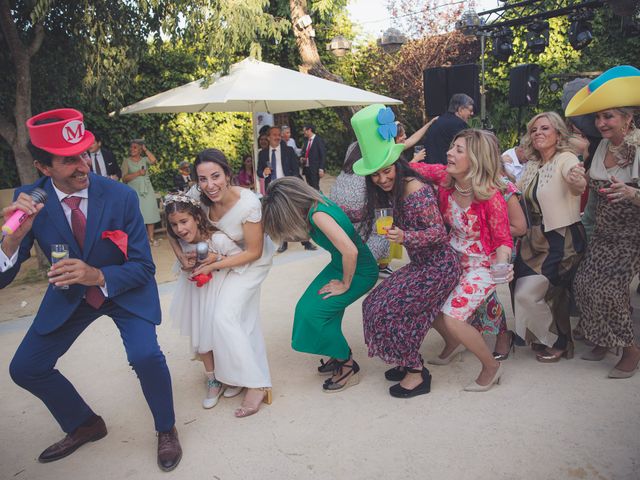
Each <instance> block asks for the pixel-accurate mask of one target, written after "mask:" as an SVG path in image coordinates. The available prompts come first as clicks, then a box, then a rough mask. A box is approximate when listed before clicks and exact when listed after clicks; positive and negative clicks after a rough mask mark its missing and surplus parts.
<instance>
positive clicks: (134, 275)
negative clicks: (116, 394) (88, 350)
mask: <svg viewBox="0 0 640 480" xmlns="http://www.w3.org/2000/svg"><path fill="white" fill-rule="evenodd" d="M27 127H28V128H29V135H30V137H31V141H30V142H29V144H28V147H29V151H30V152H31V155H32V157H33V158H34V160H35V161H34V163H35V166H36V167H37V169H38V170H39V171H40V173H42V175H43V176H42V177H41V178H40V179H39V180H37V181H36V182H35V183H34V184H32V185H25V186H22V187H19V188H17V189H16V194H15V197H14V202H13V203H12V204H11V205H10V206H8V207H6V208H5V209H4V210H3V215H4V218H5V220H6V219H7V218H9V217H11V216H12V215H13V214H14V212H15V211H16V210H21V211H22V212H25V213H27V214H29V216H28V217H27V218H26V219H25V220H24V221H23V222H22V224H21V225H20V226H19V227H18V228H16V229H15V230H14V231H13V232H12V233H9V234H7V235H6V236H5V237H4V240H3V242H2V244H1V245H0V288H4V287H5V286H7V285H9V284H10V283H11V281H12V280H13V279H14V278H15V276H16V275H17V273H18V271H19V270H20V265H21V264H22V263H23V262H24V261H25V260H26V259H27V258H29V255H30V251H31V248H32V247H33V243H34V241H36V242H38V245H40V248H41V249H42V250H43V251H44V252H47V253H48V252H50V251H51V247H52V245H54V244H66V245H68V251H69V258H66V259H62V260H60V261H58V262H56V263H55V264H54V265H52V267H51V270H50V271H49V288H48V289H47V291H46V293H45V295H44V298H43V299H42V303H41V305H40V309H39V310H38V313H37V314H36V316H35V318H34V320H33V323H32V325H31V327H30V328H29V330H28V331H27V333H26V335H25V337H24V339H23V340H22V342H21V343H20V346H19V347H18V350H17V351H16V353H15V355H14V357H13V360H12V361H11V365H10V366H9V373H10V375H11V378H12V379H13V381H14V382H15V383H16V384H17V385H19V386H21V387H22V388H24V389H26V390H27V391H29V392H30V393H32V394H33V395H35V396H36V397H38V398H39V399H40V400H42V401H43V402H44V404H45V406H46V407H47V408H48V409H49V411H50V412H51V414H52V415H53V417H54V418H55V420H56V421H57V422H58V424H59V425H60V427H61V428H62V430H63V431H64V432H65V433H66V434H67V435H66V436H65V437H64V438H63V439H62V440H60V441H59V442H56V443H54V444H53V445H51V446H50V447H48V448H47V449H45V450H44V451H43V452H42V453H41V454H40V456H39V457H38V460H39V461H40V462H42V463H46V462H53V461H55V460H59V459H61V458H64V457H66V456H67V455H71V454H72V453H73V452H74V451H76V450H77V449H78V448H79V447H81V446H82V445H84V444H85V443H87V442H93V441H96V440H99V439H101V438H102V437H104V436H105V435H107V427H106V426H105V422H104V421H103V419H102V417H100V416H98V415H96V414H95V413H94V412H93V410H92V409H91V407H89V405H88V404H87V403H86V402H85V401H84V399H83V398H82V397H81V396H80V394H79V393H78V391H77V390H76V389H75V388H74V386H73V385H72V384H71V382H70V381H69V380H68V379H67V378H65V377H64V375H63V374H62V373H61V372H60V371H58V370H57V369H56V364H57V363H58V359H59V358H60V357H61V356H62V355H64V354H65V352H67V350H68V349H69V348H70V347H71V345H73V343H74V342H75V340H76V339H77V338H78V336H80V334H81V333H82V332H83V331H84V330H85V329H86V328H87V327H89V325H91V324H92V323H93V322H94V321H95V320H96V319H98V318H100V317H102V316H103V315H107V316H109V317H111V318H112V319H113V322H114V323H115V325H116V327H117V328H118V330H119V331H120V336H121V338H122V341H123V343H124V347H125V350H126V353H127V359H128V361H129V364H130V365H131V367H132V368H133V370H134V371H135V373H136V375H137V376H138V379H139V380H140V385H141V387H142V391H143V393H144V397H145V399H146V400H147V404H148V405H149V409H150V410H151V413H152V415H153V419H154V422H155V429H156V430H157V432H158V466H159V467H160V468H161V469H162V470H165V471H168V470H173V469H174V468H175V467H176V466H177V465H178V462H180V459H181V458H182V448H181V447H180V442H179V440H178V433H177V431H176V428H175V415H174V411H173V395H172V390H171V377H170V375H169V369H168V368H167V362H166V360H165V356H164V354H163V353H162V350H160V346H159V345H158V339H157V336H156V326H157V325H158V324H159V323H160V319H161V311H160V300H159V298H158V287H157V285H156V281H155V278H154V273H155V265H154V264H153V259H152V257H151V250H150V249H149V240H148V239H147V234H146V230H145V226H144V222H143V220H142V214H141V213H140V207H139V204H138V196H137V194H136V193H135V192H134V191H133V190H132V189H131V188H129V187H128V186H126V185H123V184H122V183H119V182H114V181H112V180H109V179H107V178H103V177H101V176H99V175H96V174H93V173H90V171H89V163H88V161H87V159H86V158H85V156H84V152H86V151H87V149H88V148H89V146H90V145H91V144H92V143H93V142H94V137H93V134H92V133H91V132H89V131H87V130H85V128H84V122H83V117H82V113H80V112H78V111H77V110H73V109H70V108H65V109H59V110H52V111H49V112H44V113H41V114H40V115H36V116H35V117H32V118H30V119H29V120H28V121H27ZM36 187H37V188H41V189H43V190H44V191H45V192H47V198H46V201H45V202H44V203H38V204H36V203H35V202H34V201H33V199H32V198H31V196H29V195H27V193H28V192H30V191H32V190H33V189H34V188H36ZM107 231H109V232H110V234H111V235H117V236H119V237H120V238H121V239H124V240H126V241H125V245H126V246H122V247H118V246H116V244H115V243H114V242H113V241H111V240H110V239H109V238H106V237H104V236H103V233H105V232H107ZM92 377H93V378H94V379H95V381H96V382H100V381H101V377H102V375H101V372H100V371H97V372H93V374H92ZM119 408H121V409H127V408H129V406H128V405H120V406H119ZM31 428H33V426H32V427H31ZM44 433H46V432H45V431H44V430H43V437H46V436H48V435H44ZM112 461H116V462H117V461H118V459H117V458H115V459H112Z"/></svg>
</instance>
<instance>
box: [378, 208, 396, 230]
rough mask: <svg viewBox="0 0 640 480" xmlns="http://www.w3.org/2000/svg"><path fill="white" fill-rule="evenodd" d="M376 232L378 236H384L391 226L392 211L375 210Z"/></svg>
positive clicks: (387, 209) (386, 209) (385, 209)
mask: <svg viewBox="0 0 640 480" xmlns="http://www.w3.org/2000/svg"><path fill="white" fill-rule="evenodd" d="M375 215H376V232H377V233H378V235H386V234H387V230H388V229H389V228H391V226H392V225H393V209H391V208H376V212H375Z"/></svg>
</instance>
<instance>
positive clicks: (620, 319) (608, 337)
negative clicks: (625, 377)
mask: <svg viewBox="0 0 640 480" xmlns="http://www.w3.org/2000/svg"><path fill="white" fill-rule="evenodd" d="M608 142H609V141H608V140H603V141H602V142H601V143H600V145H599V146H598V149H597V150H596V153H595V155H594V157H593V162H592V164H591V169H590V170H589V176H590V177H591V178H590V179H589V188H590V189H591V192H590V197H593V198H594V199H595V200H594V201H595V227H594V230H593V234H592V236H591V239H590V241H589V245H588V248H587V253H586V255H585V257H584V259H583V260H582V262H581V263H580V266H579V267H578V271H577V273H576V278H575V282H574V285H573V288H574V292H575V295H576V303H577V305H578V308H579V309H580V326H581V327H582V330H583V332H584V335H585V337H586V338H587V340H589V341H591V342H593V343H595V344H596V345H600V346H603V347H609V348H611V347H628V346H631V345H634V332H633V321H632V319H631V313H630V308H629V307H630V298H629V284H630V283H631V281H632V280H633V278H634V277H635V276H636V275H637V274H638V272H640V207H639V206H637V205H634V204H632V203H631V202H629V201H625V202H619V203H611V202H610V201H609V200H608V199H607V198H606V196H605V195H604V194H601V193H600V189H601V188H603V187H608V186H609V185H610V182H609V181H608V180H606V179H607V178H610V177H611V175H614V176H615V177H616V178H617V179H619V180H620V181H623V182H625V183H627V184H628V185H630V186H632V187H633V188H638V186H639V183H640V181H639V178H638V177H639V176H640V151H637V152H636V158H635V160H634V162H632V163H631V164H630V165H628V166H626V167H617V166H614V167H613V168H606V167H605V166H604V158H605V155H606V151H607V144H608Z"/></svg>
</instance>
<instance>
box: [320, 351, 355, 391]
mask: <svg viewBox="0 0 640 480" xmlns="http://www.w3.org/2000/svg"><path fill="white" fill-rule="evenodd" d="M349 360H350V359H347V360H344V361H339V360H338V362H339V366H338V367H337V368H336V370H335V372H336V373H335V374H338V373H342V376H341V377H340V378H339V379H338V380H337V381H336V382H334V381H333V380H332V379H331V378H329V379H327V380H326V381H325V382H324V385H322V391H323V392H324V393H336V392H339V391H342V390H345V389H347V388H349V387H352V386H354V385H357V384H358V383H359V382H360V377H359V375H358V372H360V365H358V363H357V362H356V361H355V360H353V361H352V364H351V365H346V363H347V362H348V361H349ZM345 370H346V373H345ZM345 379H346V380H347V381H346V382H345V383H344V384H342V383H340V382H342V381H343V380H345Z"/></svg>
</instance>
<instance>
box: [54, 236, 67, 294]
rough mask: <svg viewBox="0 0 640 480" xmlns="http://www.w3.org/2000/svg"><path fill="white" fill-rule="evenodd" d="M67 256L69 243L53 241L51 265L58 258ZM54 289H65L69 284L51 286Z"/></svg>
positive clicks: (57, 260)
mask: <svg viewBox="0 0 640 480" xmlns="http://www.w3.org/2000/svg"><path fill="white" fill-rule="evenodd" d="M65 258H69V245H67V244H65V243H54V244H53V245H51V265H53V264H54V263H58V262H59V261H60V260H64V259H65ZM53 288H54V289H55V290H67V289H68V288H69V285H61V286H59V287H56V286H55V285H54V286H53Z"/></svg>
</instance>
